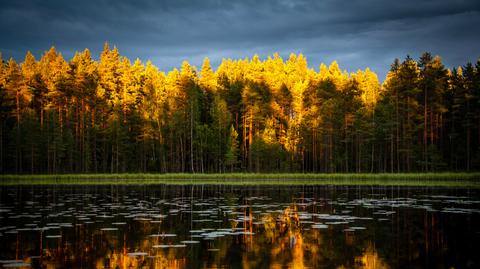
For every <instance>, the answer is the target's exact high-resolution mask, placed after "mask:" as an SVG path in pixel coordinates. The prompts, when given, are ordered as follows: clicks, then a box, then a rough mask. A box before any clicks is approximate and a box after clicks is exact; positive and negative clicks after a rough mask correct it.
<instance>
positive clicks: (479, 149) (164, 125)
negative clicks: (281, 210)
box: [0, 44, 480, 173]
mask: <svg viewBox="0 0 480 269" xmlns="http://www.w3.org/2000/svg"><path fill="white" fill-rule="evenodd" d="M479 70H480V62H477V63H476V64H471V63H467V64H466V65H465V66H463V67H459V68H455V69H452V70H449V69H447V68H446V67H444V65H443V64H442V60H441V58H440V57H439V56H432V55H430V54H429V53H425V54H423V55H422V56H421V57H420V59H419V60H418V61H417V60H415V59H412V58H410V57H407V58H406V59H405V60H404V61H400V60H398V59H397V60H395V61H394V62H393V64H392V65H391V68H390V71H389V72H388V75H387V77H386V79H385V81H384V82H383V85H381V84H380V81H379V78H378V77H377V75H376V74H375V73H374V72H373V71H372V70H370V69H369V68H366V69H365V70H358V71H356V72H354V73H348V72H347V71H345V70H342V69H341V67H340V66H339V64H338V63H337V62H335V61H334V62H332V63H330V64H329V65H328V66H327V65H325V64H321V65H320V66H319V69H318V70H314V69H312V68H310V67H309V66H308V64H307V59H306V58H305V57H304V56H303V55H302V54H298V55H295V54H291V55H290V56H289V57H288V59H286V60H284V59H282V58H281V57H280V56H279V55H278V54H274V55H273V56H271V57H268V58H267V59H265V60H262V59H261V58H260V57H259V56H258V55H255V56H253V58H251V59H248V58H247V59H241V60H232V59H224V60H223V61H222V63H221V64H220V65H219V66H218V68H217V69H216V70H214V68H212V65H211V63H210V60H209V59H208V58H205V59H204V61H203V63H202V66H201V67H200V69H197V68H196V67H195V66H192V65H190V64H189V63H188V62H187V61H185V62H183V64H182V66H181V68H180V69H179V70H178V69H173V70H172V71H170V72H168V73H164V72H162V71H160V70H158V68H156V67H155V66H154V65H153V64H152V63H151V62H147V63H142V62H141V61H140V60H139V59H136V60H135V61H130V60H129V59H128V58H127V57H124V56H122V55H121V54H120V52H119V51H118V49H117V48H115V47H114V48H111V47H110V46H109V45H108V44H105V46H104V49H103V51H102V53H101V55H100V57H99V60H98V61H96V60H94V59H93V57H92V55H91V54H90V51H89V50H88V49H86V50H84V51H82V52H77V53H75V55H74V56H73V58H72V59H70V60H68V61H67V60H66V59H64V58H63V56H62V54H61V53H59V52H58V51H57V50H56V49H55V48H54V47H52V48H51V49H50V50H48V51H46V52H45V53H44V54H43V55H42V56H41V58H40V59H38V60H37V59H35V57H34V56H33V54H31V53H30V52H27V53H26V56H25V59H24V60H23V62H21V63H17V62H16V61H15V60H13V59H10V60H3V59H2V61H1V64H0V108H1V109H0V120H1V121H0V122H1V124H0V172H2V173H60V172H79V173H80V172H147V171H151V172H225V171H255V172H265V171H292V172H295V171H296V172H401V171H405V172H407V171H438V170H478V169H479V168H480V116H479V115H480V71H479Z"/></svg>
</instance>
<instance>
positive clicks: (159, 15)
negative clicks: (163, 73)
mask: <svg viewBox="0 0 480 269" xmlns="http://www.w3.org/2000/svg"><path fill="white" fill-rule="evenodd" d="M1 2H2V3H1V5H0V36H1V39H2V41H1V42H0V51H1V52H2V53H3V55H4V58H7V57H14V58H16V59H17V60H19V61H21V60H23V57H24V55H25V52H26V51H27V50H30V51H32V52H33V53H34V54H35V55H36V56H37V58H38V57H40V55H41V54H42V53H43V51H45V50H47V49H48V48H49V47H50V46H52V45H55V46H56V47H57V48H58V49H59V50H60V51H61V52H62V53H63V54H64V55H65V56H66V57H71V56H72V55H73V53H74V52H75V51H78V50H83V49H84V48H87V47H88V48H89V49H91V50H92V52H93V53H94V54H95V55H98V54H99V53H100V51H101V49H102V47H103V43H104V42H105V41H108V42H110V43H111V44H114V45H116V46H117V47H118V48H119V49H120V52H121V53H122V54H123V55H126V56H128V57H129V58H136V57H139V58H140V59H142V60H144V61H145V60H147V59H150V60H152V61H153V62H154V63H155V64H156V65H158V66H159V67H160V68H161V69H163V70H170V69H171V68H173V67H175V66H180V64H181V62H182V60H185V59H186V60H189V61H190V62H191V63H193V64H195V65H200V64H201V61H202V59H203V58H204V57H206V56H208V57H210V60H211V61H212V63H213V64H214V65H216V64H218V63H219V62H220V61H221V59H222V58H235V59H236V58H244V57H251V56H252V55H253V54H255V53H257V54H259V55H260V56H261V57H262V58H264V57H266V56H268V55H272V54H273V53H275V52H278V53H280V55H281V56H283V57H284V58H286V57H288V54H290V53H291V52H294V53H303V54H304V55H305V56H306V57H307V59H308V61H309V65H310V66H311V67H313V68H316V69H318V65H319V64H320V63H321V62H325V63H329V62H330V61H332V60H337V61H338V62H339V63H340V65H341V67H342V68H345V69H348V70H349V71H355V70H357V69H359V68H361V69H363V68H366V67H370V68H371V69H373V70H374V71H376V72H378V73H379V76H380V79H383V78H384V76H385V74H386V72H387V71H388V67H389V65H390V63H391V62H392V61H393V59H394V58H395V57H398V58H403V57H405V56H406V55H407V54H410V55H411V56H412V57H418V56H419V55H420V54H421V53H422V52H424V51H430V52H432V53H433V54H439V55H441V56H442V57H443V59H444V63H445V64H446V65H447V66H457V65H463V64H465V63H466V62H467V61H476V59H477V58H478V57H480V46H479V45H478V44H479V43H480V27H478V26H479V25H480V1H476V0H468V1H467V0H456V1H452V0H428V1H418V0H417V1H414V0H404V1H395V2H393V3H388V2H392V1H384V0H363V1H357V0H353V1H338V0H326V1H315V0H311V1H310V0H300V1H293V0H280V1H278V0H267V1H253V0H241V1H240V0H202V1H187V0H163V1H155V0H145V1H142V0H137V1H115V0H100V1H98V0H89V1H85V0H84V1H78V2H76V3H74V2H73V1H61V0H58V1H42V0H22V1H17V0H6V1H5V0H1ZM387 3H388V4H387Z"/></svg>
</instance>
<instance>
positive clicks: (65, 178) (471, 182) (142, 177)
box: [0, 173, 480, 188]
mask: <svg viewBox="0 0 480 269" xmlns="http://www.w3.org/2000/svg"><path fill="white" fill-rule="evenodd" d="M61 184H63V185H66V184H78V185H105V184H107V185H110V184H177V185H180V184H228V185H384V186H443V187H470V188H480V173H399V174H300V173H294V174H287V173H285V174H254V173H226V174H141V173H137V174H61V175H0V185H61Z"/></svg>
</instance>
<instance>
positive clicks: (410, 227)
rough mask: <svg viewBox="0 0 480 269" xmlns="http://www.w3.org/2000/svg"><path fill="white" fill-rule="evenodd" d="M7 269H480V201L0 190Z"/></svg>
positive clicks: (372, 190)
mask: <svg viewBox="0 0 480 269" xmlns="http://www.w3.org/2000/svg"><path fill="white" fill-rule="evenodd" d="M0 197H1V204H0V242H1V244H0V266H3V267H5V268H337V269H340V268H480V255H479V249H480V192H479V190H478V189H473V190H469V189H458V188H455V189H446V188H431V187H428V188H427V187H423V188H422V187H367V186H362V187H354V186H352V187H346V186H280V187H273V186H222V185H218V186H202V185H196V186H169V185H145V186H125V185H122V186H116V185H114V186H4V187H0Z"/></svg>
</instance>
